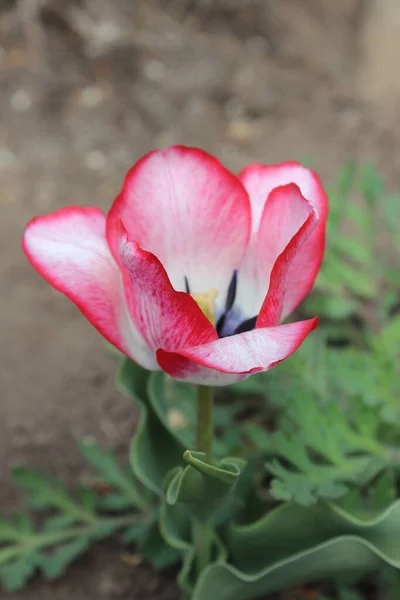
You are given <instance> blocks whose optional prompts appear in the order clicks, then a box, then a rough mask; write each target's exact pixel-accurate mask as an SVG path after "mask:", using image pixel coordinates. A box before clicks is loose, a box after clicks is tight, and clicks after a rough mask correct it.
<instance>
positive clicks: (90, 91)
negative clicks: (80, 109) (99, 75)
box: [80, 85, 104, 108]
mask: <svg viewBox="0 0 400 600" xmlns="http://www.w3.org/2000/svg"><path fill="white" fill-rule="evenodd" d="M103 99H104V94H103V90H102V89H100V88H99V87H97V86H95V85H88V86H87V87H85V88H83V90H81V94H80V103H81V104H82V106H84V107H85V108H96V106H99V104H101V103H102V102H103Z"/></svg>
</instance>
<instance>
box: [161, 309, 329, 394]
mask: <svg viewBox="0 0 400 600" xmlns="http://www.w3.org/2000/svg"><path fill="white" fill-rule="evenodd" d="M317 325H318V319H317V318H316V317H315V318H314V319H309V320H308V321H298V322H296V323H288V324H286V325H279V326H277V327H264V328H260V329H254V330H253V331H248V332H246V333H241V334H237V335H233V336H230V337H226V338H221V339H218V340H215V341H212V342H210V343H206V344H203V345H202V346H196V347H193V348H184V349H183V350H180V351H178V352H165V351H161V350H159V351H158V352H157V360H158V363H159V365H160V366H161V368H162V369H163V370H164V371H166V372H167V373H169V374H170V375H171V376H172V377H175V378H177V379H186V380H188V381H192V382H194V383H204V384H207V385H211V384H212V385H226V384H227V383H234V381H238V380H239V379H242V378H243V377H245V376H246V375H250V374H252V373H257V372H259V371H267V370H269V369H271V368H272V367H274V366H275V365H277V364H278V363H279V362H281V361H282V360H284V359H285V358H287V357H288V356H290V355H291V354H293V352H295V351H296V350H297V348H298V347H299V346H300V345H301V344H302V342H303V341H304V339H305V338H306V337H307V335H308V334H309V333H310V332H311V331H312V330H313V329H315V328H316V327H317ZM201 367H203V370H202V369H201ZM212 370H215V371H214V373H215V374H214V375H213V373H212ZM219 371H220V372H222V373H224V374H231V380H230V381H229V378H225V377H223V376H221V374H220V373H218V372H219ZM232 375H234V377H232ZM213 377H214V379H213Z"/></svg>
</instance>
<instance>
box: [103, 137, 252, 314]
mask: <svg viewBox="0 0 400 600" xmlns="http://www.w3.org/2000/svg"><path fill="white" fill-rule="evenodd" d="M120 220H121V221H122V222H123V223H124V226H125V227H126V229H127V232H128V234H129V239H132V240H135V241H136V242H137V243H138V244H139V246H140V247H141V248H143V249H144V250H147V251H150V252H152V253H153V254H154V255H155V256H157V258H158V259H159V260H160V261H161V263H162V264H163V266H164V268H165V270H166V271H167V273H168V276H169V278H170V281H171V283H172V285H173V287H174V288H175V289H177V290H185V277H186V278H187V280H188V282H189V286H190V291H191V293H193V292H204V291H205V290H208V289H210V288H217V289H218V290H219V293H220V294H219V299H218V301H220V302H224V301H225V295H226V292H227V289H228V286H229V282H230V280H231V278H232V273H233V271H234V269H236V268H237V267H238V264H239V262H240V260H241V258H242V255H243V253H244V250H245V247H246V244H247V241H248V238H249V234H250V226H251V215H250V203H249V198H248V194H247V192H246V191H245V189H244V187H243V185H242V183H241V182H240V181H239V180H238V178H237V177H235V176H234V175H232V173H230V172H229V171H228V170H227V169H225V168H224V167H223V166H222V165H221V164H220V163H219V162H218V161H217V160H216V159H215V158H214V157H212V156H211V155H209V154H207V153H206V152H203V151H202V150H198V149H195V148H185V147H183V146H174V147H171V148H167V149H165V150H156V151H154V152H150V153H149V154H147V155H146V156H144V157H143V158H142V159H141V160H140V161H139V162H138V163H136V165H135V166H134V167H133V168H132V169H131V170H130V171H129V173H128V175H127V177H126V179H125V182H124V185H123V188H122V190H121V193H120V195H119V196H118V198H117V199H116V200H115V202H114V205H113V206H112V208H111V210H110V212H109V214H108V217H107V234H108V239H109V243H110V247H111V249H112V251H113V253H114V256H117V254H118V247H117V244H118V241H117V237H116V231H117V230H118V222H119V221H120Z"/></svg>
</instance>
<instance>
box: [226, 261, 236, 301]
mask: <svg viewBox="0 0 400 600" xmlns="http://www.w3.org/2000/svg"><path fill="white" fill-rule="evenodd" d="M237 274H238V272H237V269H235V270H234V271H233V275H232V279H231V282H230V284H229V287H228V293H227V295H226V301H225V311H226V312H228V310H230V309H231V308H232V306H233V303H234V302H235V298H236V289H237Z"/></svg>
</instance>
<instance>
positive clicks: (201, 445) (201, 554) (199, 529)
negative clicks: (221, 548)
mask: <svg viewBox="0 0 400 600" xmlns="http://www.w3.org/2000/svg"><path fill="white" fill-rule="evenodd" d="M213 434H214V426H213V390H212V388H210V387H206V386H204V385H199V386H198V387H197V424H196V450H197V451H198V452H204V454H205V460H206V461H207V462H208V463H211V462H212V442H213ZM210 533H211V531H210V528H209V526H208V524H207V523H203V522H201V521H198V520H194V521H193V542H194V547H195V550H196V571H197V577H199V576H200V573H201V572H202V571H203V569H204V568H205V567H206V566H207V565H208V563H209V562H210V560H211V535H210Z"/></svg>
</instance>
